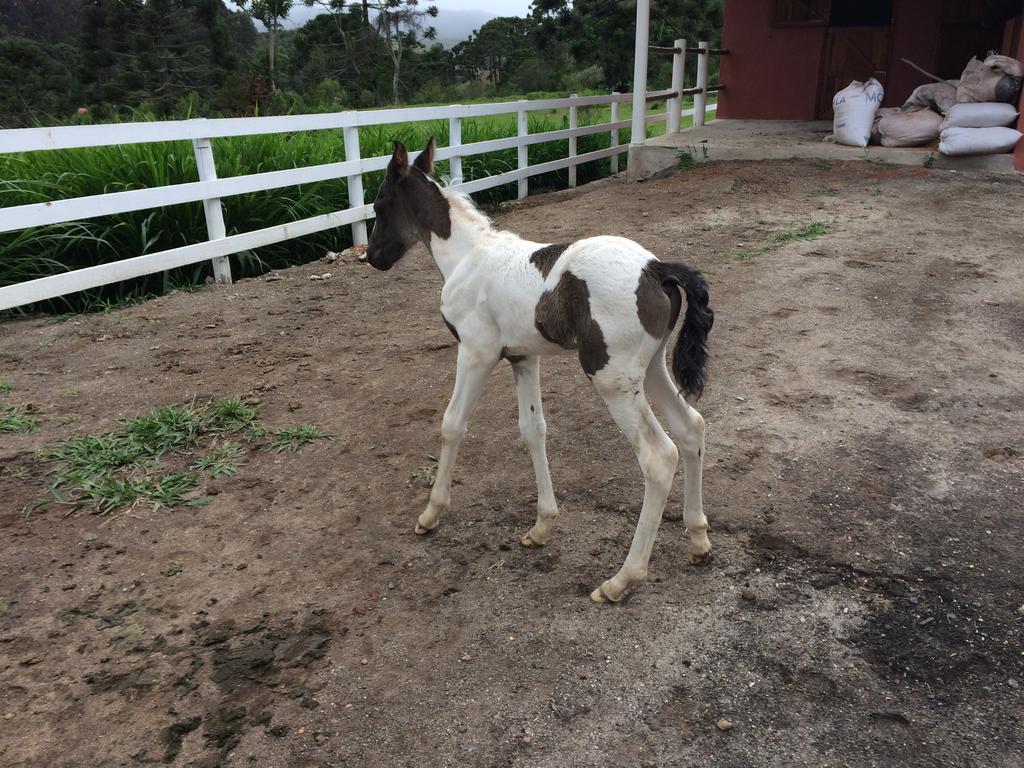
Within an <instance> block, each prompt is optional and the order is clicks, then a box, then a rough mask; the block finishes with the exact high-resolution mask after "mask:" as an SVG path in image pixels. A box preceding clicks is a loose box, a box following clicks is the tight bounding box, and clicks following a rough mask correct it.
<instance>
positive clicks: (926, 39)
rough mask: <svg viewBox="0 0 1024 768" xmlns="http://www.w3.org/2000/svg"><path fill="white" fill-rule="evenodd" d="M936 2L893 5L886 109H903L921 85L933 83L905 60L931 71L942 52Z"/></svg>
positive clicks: (926, 0) (906, 0)
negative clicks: (904, 61) (905, 61)
mask: <svg viewBox="0 0 1024 768" xmlns="http://www.w3.org/2000/svg"><path fill="white" fill-rule="evenodd" d="M939 5H941V4H940V3H937V2H934V0H896V2H895V3H894V4H893V24H892V56H891V57H890V59H889V69H888V72H887V75H888V76H887V77H886V83H885V100H884V101H883V102H882V104H883V105H884V106H886V107H901V106H903V103H904V102H905V101H906V100H907V98H908V97H909V96H910V94H911V92H912V91H913V90H914V89H915V88H917V86H919V85H924V84H925V83H927V82H931V81H930V80H929V79H928V78H926V77H925V76H924V75H922V74H921V73H920V72H918V71H917V70H916V69H914V68H913V67H911V66H909V65H908V64H904V63H903V61H901V59H910V61H912V62H914V63H915V64H917V65H918V66H921V67H924V68H925V69H927V70H928V71H929V72H934V71H935V70H934V69H933V68H932V67H933V63H934V62H935V60H936V58H937V56H938V52H939V33H940V31H941V24H940V16H939V13H938V8H937V6H939Z"/></svg>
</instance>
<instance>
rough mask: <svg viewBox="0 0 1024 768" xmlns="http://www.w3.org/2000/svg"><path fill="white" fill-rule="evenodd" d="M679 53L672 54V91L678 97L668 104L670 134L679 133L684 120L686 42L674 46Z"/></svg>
mask: <svg viewBox="0 0 1024 768" xmlns="http://www.w3.org/2000/svg"><path fill="white" fill-rule="evenodd" d="M672 45H673V46H675V48H676V49H677V50H678V51H679V52H678V53H674V54H672V90H673V91H675V92H676V97H675V98H674V99H672V100H671V101H670V102H669V104H668V129H667V132H668V133H679V129H680V128H681V127H682V118H683V72H684V71H685V70H684V69H683V67H684V65H685V64H686V41H685V40H676V41H675V42H674V43H673V44H672Z"/></svg>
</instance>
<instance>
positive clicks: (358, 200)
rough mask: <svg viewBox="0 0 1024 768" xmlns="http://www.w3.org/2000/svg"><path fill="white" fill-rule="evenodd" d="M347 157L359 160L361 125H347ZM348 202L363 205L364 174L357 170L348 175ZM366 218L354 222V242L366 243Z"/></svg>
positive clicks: (351, 204)
mask: <svg viewBox="0 0 1024 768" xmlns="http://www.w3.org/2000/svg"><path fill="white" fill-rule="evenodd" d="M344 130H345V159H346V160H348V161H350V162H351V161H358V160H359V159H360V157H359V127H358V126H356V125H349V126H346V127H345V129H344ZM348 204H349V206H350V207H351V208H362V207H363V204H364V203H363V174H362V171H356V172H355V173H354V174H352V175H350V176H349V177H348ZM366 243H367V237H366V220H365V219H361V220H359V221H353V222H352V244H353V245H366Z"/></svg>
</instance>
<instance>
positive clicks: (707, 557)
mask: <svg viewBox="0 0 1024 768" xmlns="http://www.w3.org/2000/svg"><path fill="white" fill-rule="evenodd" d="M710 562H711V547H708V548H707V549H706V550H704V551H703V552H699V551H693V550H691V551H690V565H707V564H708V563H710Z"/></svg>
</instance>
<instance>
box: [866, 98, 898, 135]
mask: <svg viewBox="0 0 1024 768" xmlns="http://www.w3.org/2000/svg"><path fill="white" fill-rule="evenodd" d="M900 111H901V110H900V108H899V107H882V108H881V109H879V110H878V111H877V112H875V124H874V125H873V126H872V128H871V142H870V143H871V144H881V143H882V134H880V133H879V132H878V124H879V123H880V122H881V121H882V118H883V117H888V116H889V115H897V114H899V113H900Z"/></svg>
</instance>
